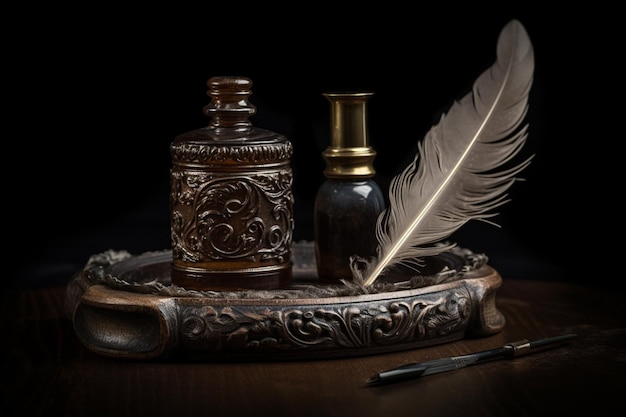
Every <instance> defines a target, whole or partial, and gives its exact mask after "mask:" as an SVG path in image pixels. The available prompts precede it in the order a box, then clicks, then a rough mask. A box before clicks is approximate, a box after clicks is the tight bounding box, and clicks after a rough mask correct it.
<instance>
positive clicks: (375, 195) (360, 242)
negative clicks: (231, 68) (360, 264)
mask: <svg viewBox="0 0 626 417" xmlns="http://www.w3.org/2000/svg"><path fill="white" fill-rule="evenodd" d="M323 95H324V96H325V97H326V98H327V99H328V100H329V101H330V104H331V107H330V122H331V123H330V127H331V129H330V133H331V135H330V146H329V147H328V148H326V150H325V151H324V152H323V154H322V156H323V157H324V160H325V161H326V169H325V170H324V176H325V177H326V180H325V181H324V183H323V184H322V185H321V187H320V188H319V190H318V192H317V195H316V198H315V207H314V221H313V224H314V240H315V258H316V266H317V275H318V278H319V281H320V282H323V283H339V282H340V281H341V280H351V279H352V272H351V270H350V257H351V256H353V255H358V256H360V257H363V258H368V257H370V256H374V255H375V254H376V247H377V240H376V221H377V218H378V215H379V214H380V212H381V211H382V210H383V209H384V207H385V200H384V198H383V194H382V191H381V189H380V187H379V186H378V184H377V183H376V182H375V181H374V179H373V177H374V175H375V174H376V171H375V169H374V167H373V161H374V158H375V157H376V151H375V150H374V149H373V148H372V147H371V146H370V145H369V139H368V126H367V102H368V100H369V98H370V97H371V96H372V95H373V93H370V92H356V93H324V94H323Z"/></svg>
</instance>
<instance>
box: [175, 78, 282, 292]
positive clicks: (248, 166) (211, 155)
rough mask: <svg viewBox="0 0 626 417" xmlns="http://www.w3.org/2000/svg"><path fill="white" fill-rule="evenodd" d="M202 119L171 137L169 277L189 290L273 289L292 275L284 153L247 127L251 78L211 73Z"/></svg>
mask: <svg viewBox="0 0 626 417" xmlns="http://www.w3.org/2000/svg"><path fill="white" fill-rule="evenodd" d="M207 84H208V87H209V90H208V92H207V95H209V96H210V97H211V101H210V103H209V104H208V105H207V106H206V107H205V108H204V113H205V114H206V115H207V116H209V117H211V122H210V124H209V126H207V127H204V128H200V129H197V130H193V131H191V132H187V133H184V134H181V135H179V136H177V137H176V138H175V139H174V141H173V142H172V144H171V156H172V169H171V193H170V215H171V235H172V253H173V261H172V269H171V276H172V283H173V284H176V285H179V286H182V287H185V288H189V289H196V290H236V289H277V288H282V287H287V286H289V284H290V282H291V279H292V265H291V244H292V237H293V229H294V217H293V203H294V201H293V193H292V170H291V166H290V163H291V157H292V154H293V147H292V144H291V142H290V141H289V140H288V139H287V138H286V137H284V136H282V135H280V134H277V133H274V132H270V131H268V130H265V129H260V128H257V127H254V126H253V125H252V123H251V122H250V121H249V119H248V118H249V116H251V115H253V114H255V112H256V107H255V106H254V105H252V104H251V103H250V102H249V101H248V97H249V96H250V95H251V87H252V81H251V80H250V79H248V78H245V77H213V78H211V79H209V81H208V83H207Z"/></svg>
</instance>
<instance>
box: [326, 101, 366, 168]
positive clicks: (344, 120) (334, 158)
mask: <svg viewBox="0 0 626 417" xmlns="http://www.w3.org/2000/svg"><path fill="white" fill-rule="evenodd" d="M373 94H374V93H371V92H356V93H324V94H323V95H324V97H326V98H327V99H328V100H329V101H330V103H331V111H330V131H331V134H330V146H329V147H328V148H326V150H325V151H324V152H323V154H322V155H323V157H324V160H325V161H326V169H325V170H324V175H325V176H326V177H328V178H372V177H373V176H374V175H375V174H376V171H375V170H374V166H373V162H374V158H375V157H376V151H375V150H374V149H373V148H372V147H371V146H369V141H368V127H367V119H366V118H367V102H368V100H369V99H370V97H371V96H372V95H373Z"/></svg>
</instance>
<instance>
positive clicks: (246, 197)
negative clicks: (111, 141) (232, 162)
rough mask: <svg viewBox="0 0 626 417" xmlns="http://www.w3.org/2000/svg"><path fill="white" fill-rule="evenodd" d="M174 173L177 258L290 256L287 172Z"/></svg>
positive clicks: (290, 207)
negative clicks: (214, 174)
mask: <svg viewBox="0 0 626 417" xmlns="http://www.w3.org/2000/svg"><path fill="white" fill-rule="evenodd" d="M213 177H214V176H212V175H210V174H207V173H200V174H197V173H195V174H194V173H192V172H173V173H172V182H173V186H172V194H171V205H172V214H171V215H172V241H173V254H174V258H175V259H181V260H183V261H188V262H200V261H207V260H223V259H250V260H253V261H258V262H262V261H265V260H270V259H278V260H281V261H282V260H283V259H286V258H288V256H289V251H290V243H291V239H292V235H291V233H292V230H293V214H292V213H293V194H292V192H291V182H292V174H291V170H289V169H283V170H278V171H276V172H274V173H271V174H268V173H265V174H264V175H241V176H226V177H225V176H220V177H216V178H213Z"/></svg>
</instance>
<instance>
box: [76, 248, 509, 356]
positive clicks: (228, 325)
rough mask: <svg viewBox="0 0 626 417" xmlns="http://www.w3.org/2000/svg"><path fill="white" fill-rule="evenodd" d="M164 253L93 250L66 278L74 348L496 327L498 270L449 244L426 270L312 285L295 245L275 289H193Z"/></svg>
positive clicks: (281, 350)
mask: <svg viewBox="0 0 626 417" xmlns="http://www.w3.org/2000/svg"><path fill="white" fill-rule="evenodd" d="M171 262H172V253H171V251H169V250H164V251H157V252H148V253H144V254H140V255H131V254H129V253H128V252H126V251H108V252H105V253H102V254H97V255H94V256H92V257H91V258H90V259H89V261H88V262H87V264H86V265H85V267H84V268H83V269H82V270H81V271H79V272H78V273H77V274H76V275H75V276H74V277H73V279H72V280H71V281H70V283H69V284H68V287H67V295H66V305H65V308H66V313H67V315H68V317H69V318H70V319H71V320H72V322H73V325H74V330H75V333H76V335H77V337H78V338H79V339H80V340H81V342H82V343H83V344H84V346H85V347H86V348H87V349H89V350H91V351H93V352H95V353H97V354H101V355H104V356H109V357H114V358H127V359H164V358H181V359H184V358H187V359H196V360H197V359H201V360H228V359H237V360H249V359H250V360H288V359H314V358H321V357H339V356H357V355H368V354H375V353H382V352H389V351H395V350H404V349H411V348H418V347H422V346H430V345H434V344H439V343H447V342H451V341H454V340H459V339H462V338H464V337H477V336H487V335H491V334H494V333H497V332H499V331H500V330H501V329H502V328H503V327H504V324H505V319H504V317H503V316H502V314H501V313H500V312H499V311H498V310H497V308H496V305H495V295H496V291H497V289H498V288H499V287H500V285H501V277H500V275H499V274H498V273H497V272H496V271H495V270H494V269H493V268H491V267H490V266H489V265H488V264H487V257H486V256H484V255H477V254H474V253H472V252H471V251H469V250H465V249H459V248H457V249H454V250H452V251H448V252H446V253H444V254H441V255H438V256H437V259H433V260H432V265H433V266H434V268H435V269H436V271H437V272H433V273H432V274H428V275H417V274H416V273H415V272H412V273H409V272H408V271H398V273H396V274H395V275H391V276H390V278H389V279H387V280H384V281H381V282H380V283H377V285H375V286H373V287H372V288H362V287H358V286H357V285H356V284H351V283H350V282H345V283H343V284H340V285H334V286H331V285H320V284H318V283H317V282H316V276H315V267H314V259H313V254H312V245H311V244H310V243H309V242H300V243H297V244H295V245H294V250H293V262H294V266H293V271H294V282H293V284H292V286H291V287H290V288H286V289H283V290H271V291H261V290H247V291H231V292H219V291H215V292H214V291H202V292H200V291H193V290H187V289H185V288H182V287H177V286H174V285H172V284H171V281H170V276H169V270H170V264H171Z"/></svg>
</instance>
